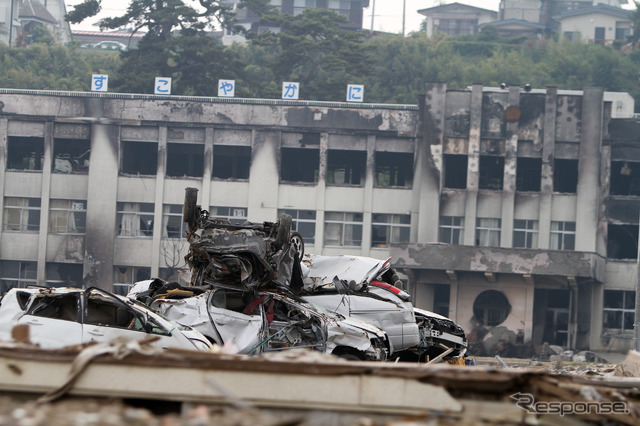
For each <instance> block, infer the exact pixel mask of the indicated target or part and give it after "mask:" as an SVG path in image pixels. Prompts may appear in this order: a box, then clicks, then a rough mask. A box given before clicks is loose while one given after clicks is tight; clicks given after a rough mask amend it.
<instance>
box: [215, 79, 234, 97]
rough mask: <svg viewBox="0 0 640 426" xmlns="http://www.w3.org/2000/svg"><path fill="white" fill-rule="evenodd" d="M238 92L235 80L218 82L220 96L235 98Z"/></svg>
mask: <svg viewBox="0 0 640 426" xmlns="http://www.w3.org/2000/svg"><path fill="white" fill-rule="evenodd" d="M235 92H236V81H235V80H218V96H226V97H230V98H232V97H234V96H235Z"/></svg>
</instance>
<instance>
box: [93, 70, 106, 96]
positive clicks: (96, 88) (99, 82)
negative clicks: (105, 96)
mask: <svg viewBox="0 0 640 426" xmlns="http://www.w3.org/2000/svg"><path fill="white" fill-rule="evenodd" d="M108 86H109V76H108V75H106V74H92V75H91V91H92V92H106V91H107V87H108Z"/></svg>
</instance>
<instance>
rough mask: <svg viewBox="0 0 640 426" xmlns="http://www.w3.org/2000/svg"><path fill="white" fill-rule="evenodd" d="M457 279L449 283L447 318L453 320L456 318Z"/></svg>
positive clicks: (456, 320)
mask: <svg viewBox="0 0 640 426" xmlns="http://www.w3.org/2000/svg"><path fill="white" fill-rule="evenodd" d="M458 287H459V285H458V281H457V280H451V282H450V283H449V319H451V320H452V321H454V322H456V323H457V322H459V320H458Z"/></svg>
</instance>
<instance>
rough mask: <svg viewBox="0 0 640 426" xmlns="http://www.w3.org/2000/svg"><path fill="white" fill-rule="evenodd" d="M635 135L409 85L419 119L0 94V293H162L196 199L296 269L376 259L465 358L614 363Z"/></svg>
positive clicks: (583, 107) (545, 99) (436, 86)
mask: <svg viewBox="0 0 640 426" xmlns="http://www.w3.org/2000/svg"><path fill="white" fill-rule="evenodd" d="M635 134H638V132H637V130H636V129H635V123H634V122H633V121H630V120H625V119H611V103H610V102H605V101H604V94H603V92H602V90H600V89H595V88H587V89H585V90H584V93H583V94H580V95H575V94H571V95H566V94H561V93H559V92H558V91H557V90H556V89H555V88H548V89H547V90H546V92H545V93H533V92H524V91H521V89H520V88H517V87H512V88H509V89H504V90H503V89H495V90H493V89H491V90H490V89H488V88H483V87H482V86H478V85H476V86H473V87H471V88H469V89H468V90H448V89H447V87H446V85H445V84H442V83H428V84H427V85H426V96H425V97H424V98H423V99H421V101H420V103H419V105H369V104H358V105H355V104H347V103H323V102H311V101H276V100H243V99H219V98H187V97H177V96H169V97H157V96H147V95H126V94H112V93H100V94H98V93H69V92H37V91H20V90H8V89H3V90H0V156H2V158H1V160H0V179H1V180H2V188H3V196H2V197H1V198H0V203H1V204H2V205H1V206H0V214H1V215H2V232H1V233H0V279H1V283H2V288H3V291H4V290H6V288H9V287H12V286H26V285H29V284H40V285H60V284H65V285H66V284H71V285H76V286H90V285H95V286H99V287H102V288H106V289H113V290H114V291H116V292H124V291H126V289H128V287H129V286H130V285H131V284H132V283H133V282H135V281H137V280H140V279H145V278H148V277H150V276H160V277H163V278H170V277H172V276H175V274H176V271H177V270H178V269H179V268H180V267H182V266H183V265H184V254H185V253H186V251H187V244H186V241H185V239H184V238H183V237H184V231H185V228H184V226H185V225H184V223H183V222H182V201H183V197H184V189H185V188H186V187H196V188H198V189H199V197H200V198H199V200H198V203H199V204H200V205H201V206H202V207H203V208H206V209H208V210H209V212H210V214H211V216H212V217H221V218H227V219H230V220H231V221H232V222H236V223H241V222H244V221H246V220H249V221H252V222H262V221H275V220H276V219H277V217H278V215H279V214H280V213H282V212H286V213H289V214H291V215H292V217H293V226H294V228H295V229H296V230H297V231H298V232H300V233H301V234H302V235H303V237H304V241H305V246H306V251H307V252H313V253H317V254H325V255H338V254H349V255H362V256H371V257H376V258H386V257H388V256H392V257H393V261H394V264H395V266H396V267H397V269H398V270H399V271H400V272H401V273H402V275H403V277H404V278H405V281H406V285H407V290H408V291H409V292H410V293H411V294H412V296H413V298H414V301H415V304H416V305H417V306H418V307H421V308H425V309H429V310H433V311H436V312H439V313H442V314H445V315H447V316H449V317H450V318H451V319H453V320H454V321H456V322H457V323H459V324H460V325H462V326H463V327H464V328H465V330H466V331H467V333H468V334H469V337H470V340H471V341H472V342H473V344H474V345H475V348H476V351H477V352H482V351H487V352H500V351H502V352H503V353H508V352H509V350H517V349H518V348H532V347H534V346H539V345H542V344H543V343H544V342H547V343H549V344H557V345H562V346H567V347H571V348H590V349H592V350H604V349H613V350H625V349H627V348H629V347H630V345H631V338H632V335H633V322H634V319H633V314H634V308H635V282H636V276H637V272H636V271H637V268H636V265H637V241H638V212H639V209H640V189H638V188H636V185H635V184H634V182H635V177H636V175H638V174H640V166H639V164H640V150H638V147H637V145H638V143H637V141H636V140H634V139H633V136H632V135H635ZM634 158H637V159H638V161H637V162H634V160H633V159H634Z"/></svg>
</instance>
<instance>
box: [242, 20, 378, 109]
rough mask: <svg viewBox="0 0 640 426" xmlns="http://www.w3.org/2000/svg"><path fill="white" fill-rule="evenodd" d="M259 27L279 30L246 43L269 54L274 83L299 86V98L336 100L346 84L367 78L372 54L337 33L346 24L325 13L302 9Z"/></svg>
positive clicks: (351, 34)
mask: <svg viewBox="0 0 640 426" xmlns="http://www.w3.org/2000/svg"><path fill="white" fill-rule="evenodd" d="M265 22H271V23H272V24H273V25H276V26H279V27H280V32H278V33H269V32H267V33H265V34H263V35H260V36H258V37H254V38H252V39H251V43H253V44H254V45H256V46H263V47H265V48H268V49H270V51H272V52H274V53H275V56H274V57H272V58H271V60H270V62H269V63H268V65H267V66H268V67H269V69H270V70H271V72H272V73H273V75H274V78H275V79H276V81H280V82H281V81H297V82H300V87H301V88H300V90H301V92H302V93H303V96H304V97H305V98H308V99H316V100H342V99H344V98H345V94H346V86H347V84H348V83H354V84H356V83H359V82H360V81H362V80H363V79H364V78H365V77H366V76H367V75H368V74H369V73H370V72H371V65H372V63H373V52H369V51H367V47H366V46H365V44H364V36H363V34H362V33H360V32H357V31H352V30H346V29H343V28H341V27H340V25H341V24H345V23H346V22H347V20H346V18H344V17H343V16H341V15H338V14H336V13H334V12H332V11H329V10H325V9H306V10H305V11H304V12H303V13H302V14H300V15H297V16H295V17H294V16H291V15H279V16H273V15H272V16H270V17H269V18H268V19H265Z"/></svg>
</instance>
